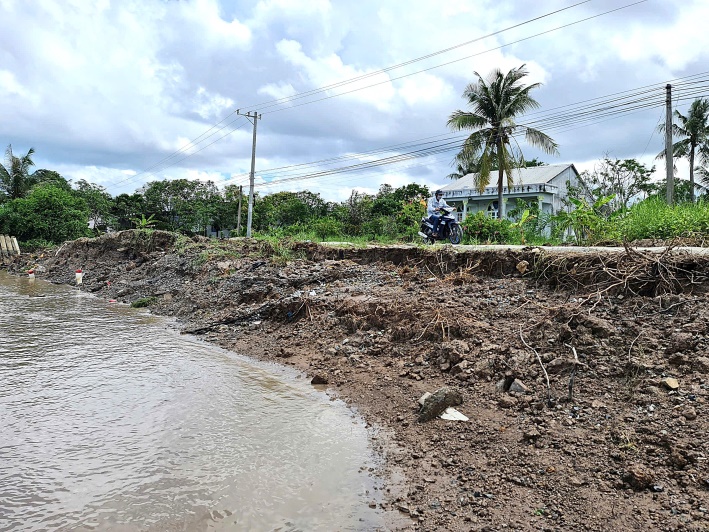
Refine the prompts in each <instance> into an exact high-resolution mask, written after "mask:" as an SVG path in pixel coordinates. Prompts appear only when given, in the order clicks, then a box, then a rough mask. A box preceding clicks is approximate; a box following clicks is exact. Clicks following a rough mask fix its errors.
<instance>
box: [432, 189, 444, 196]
mask: <svg viewBox="0 0 709 532" xmlns="http://www.w3.org/2000/svg"><path fill="white" fill-rule="evenodd" d="M434 195H435V196H439V195H440V196H442V195H443V191H442V190H436V192H435V193H434Z"/></svg>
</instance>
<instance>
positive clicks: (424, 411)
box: [418, 386, 463, 423]
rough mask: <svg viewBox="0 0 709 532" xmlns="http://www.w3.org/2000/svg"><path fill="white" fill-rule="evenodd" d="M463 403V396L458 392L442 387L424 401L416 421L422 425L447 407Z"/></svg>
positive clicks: (448, 387)
mask: <svg viewBox="0 0 709 532" xmlns="http://www.w3.org/2000/svg"><path fill="white" fill-rule="evenodd" d="M462 403H463V395H462V394H461V393H460V391H459V390H457V389H455V388H452V387H450V386H444V387H442V388H439V389H438V390H436V391H435V392H434V393H433V394H432V395H431V396H430V397H427V398H426V399H425V400H424V403H423V406H422V407H421V411H420V412H419V416H418V421H419V423H423V422H425V421H430V420H431V419H434V418H436V417H438V416H440V415H441V414H442V413H443V412H444V411H445V410H446V408H448V407H449V406H458V405H460V404H462Z"/></svg>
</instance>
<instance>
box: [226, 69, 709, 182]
mask: <svg viewBox="0 0 709 532" xmlns="http://www.w3.org/2000/svg"><path fill="white" fill-rule="evenodd" d="M696 77H697V75H693V76H688V77H687V79H690V78H696ZM695 83H696V82H695ZM663 86H664V84H653V85H650V86H646V87H641V88H640V90H638V89H633V90H629V91H623V93H615V94H612V95H609V96H615V97H614V98H611V99H610V100H608V101H607V102H606V105H602V104H601V99H602V98H603V97H598V98H593V99H591V100H585V101H583V102H578V103H581V104H584V103H586V102H593V104H594V106H588V105H581V106H578V103H577V104H568V105H565V106H560V107H558V108H559V109H562V108H563V109H566V112H565V113H559V114H557V115H551V116H546V117H539V118H538V119H537V120H536V121H535V122H534V125H535V126H538V127H544V129H545V130H550V129H551V130H561V129H562V128H566V130H573V129H578V128H579V127H587V126H588V125H591V124H589V123H588V122H593V123H599V120H598V119H599V118H608V119H613V118H614V117H616V116H618V115H624V114H628V113H630V112H636V111H640V110H644V109H645V108H650V107H656V106H659V105H662V101H661V98H657V99H646V98H645V99H644V98H638V96H645V95H647V94H650V93H653V92H655V93H657V92H658V89H659V88H660V87H663ZM647 87H656V88H655V89H648V88H647ZM697 90H698V91H701V90H706V89H705V88H703V87H700V88H699V89H697ZM618 94H621V95H622V96H620V97H618V96H617V95H618ZM631 98H632V99H631ZM611 103H612V104H613V105H609V104H611ZM574 106H576V108H575V107H574ZM579 110H584V112H583V113H581V114H577V113H578V111H579ZM538 114H539V113H538ZM602 121H605V120H602ZM570 124H573V125H574V127H572V128H570V129H569V128H567V126H568V125H570ZM520 125H525V124H520ZM521 134H524V133H523V132H522V133H521ZM441 136H442V135H439V136H434V137H427V138H426V139H428V138H437V137H441ZM465 136H467V135H465ZM453 138H455V137H453ZM458 138H459V140H460V141H461V143H462V140H463V137H458ZM421 140H424V139H421ZM412 142H415V141H412ZM423 144H428V143H404V144H402V145H403V146H417V145H423ZM402 145H397V146H402ZM455 146H456V144H455V142H453V143H450V142H446V143H445V144H443V145H441V144H439V145H435V146H431V147H430V148H431V149H429V150H417V151H415V152H410V153H418V154H419V155H421V156H423V155H430V154H431V153H435V151H437V150H440V149H446V148H448V151H450V150H452V149H454V147H455ZM432 150H435V151H432ZM377 151H380V150H374V151H372V152H365V153H364V154H357V155H348V156H344V157H338V158H330V159H326V160H324V161H315V162H311V163H302V164H299V165H291V166H286V167H278V168H276V169H270V170H265V171H262V172H261V173H260V174H261V177H263V176H264V172H265V175H266V176H267V177H272V176H275V175H278V174H281V175H282V174H284V173H285V172H293V171H295V170H296V169H297V168H303V167H308V166H310V167H312V166H315V165H318V164H320V163H325V162H326V163H329V162H332V161H341V160H345V159H351V158H354V157H362V156H364V155H368V154H371V153H376V152H377ZM399 155H401V156H404V157H405V156H407V155H408V154H399ZM391 157H392V156H390V157H388V158H385V159H382V160H381V161H382V164H389V163H390V162H397V161H396V160H394V161H392V158H391ZM363 164H365V165H373V164H376V161H374V162H372V161H369V162H364V163H359V165H363ZM359 165H351V166H348V167H343V168H344V169H354V168H357V167H358V166H359ZM331 171H335V172H341V171H343V170H342V169H334V170H330V171H328V170H323V171H320V172H312V173H305V174H300V175H299V176H290V177H289V179H290V178H313V177H317V176H319V175H323V173H325V174H326V173H327V172H331ZM236 178H238V176H236ZM283 180H284V179H279V180H275V182H281V181H283Z"/></svg>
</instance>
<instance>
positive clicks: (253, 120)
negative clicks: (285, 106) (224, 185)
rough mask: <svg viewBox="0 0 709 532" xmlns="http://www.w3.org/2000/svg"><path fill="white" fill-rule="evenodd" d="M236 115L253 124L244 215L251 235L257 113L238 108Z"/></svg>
mask: <svg viewBox="0 0 709 532" xmlns="http://www.w3.org/2000/svg"><path fill="white" fill-rule="evenodd" d="M236 114H237V115H241V116H245V117H246V118H247V119H248V120H249V122H251V123H252V124H253V125H254V141H253V145H252V147H251V174H250V175H249V208H248V215H247V216H246V236H247V237H250V236H251V219H252V217H253V212H254V173H255V171H256V124H257V123H258V120H259V118H261V115H259V114H258V113H257V112H256V111H250V112H248V113H246V114H244V113H241V112H240V109H237V110H236Z"/></svg>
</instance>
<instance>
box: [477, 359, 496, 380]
mask: <svg viewBox="0 0 709 532" xmlns="http://www.w3.org/2000/svg"><path fill="white" fill-rule="evenodd" d="M473 373H474V374H475V376H476V377H478V378H480V379H489V378H490V377H492V368H491V367H490V362H488V361H487V360H479V361H477V362H476V363H475V366H474V367H473Z"/></svg>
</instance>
